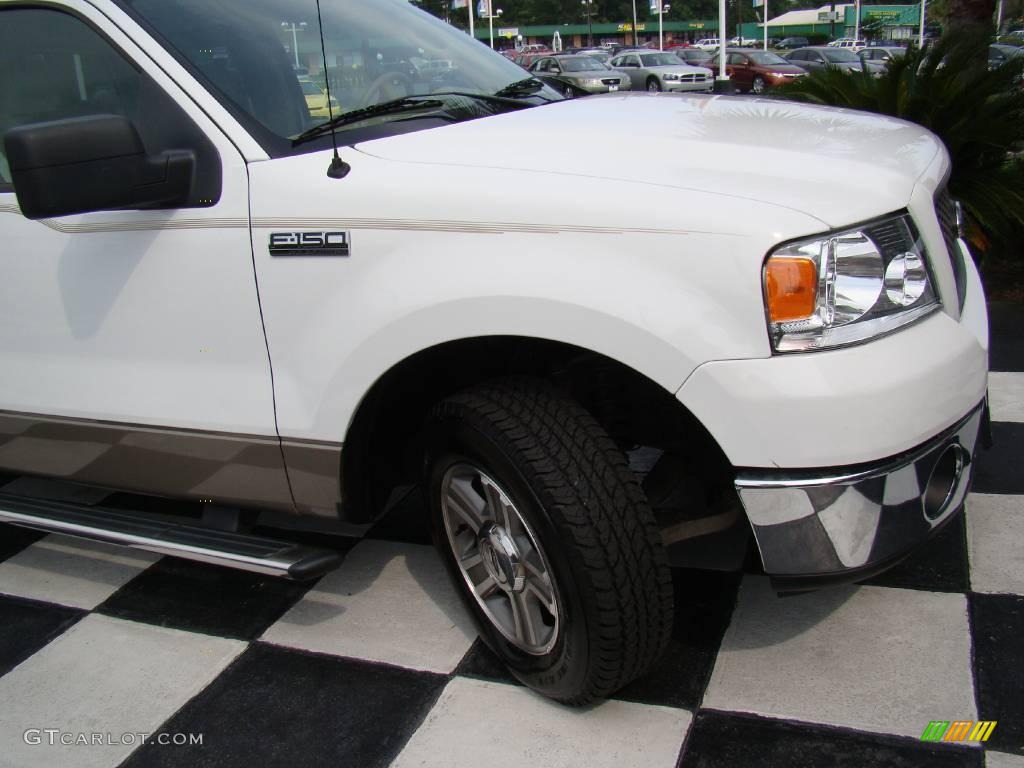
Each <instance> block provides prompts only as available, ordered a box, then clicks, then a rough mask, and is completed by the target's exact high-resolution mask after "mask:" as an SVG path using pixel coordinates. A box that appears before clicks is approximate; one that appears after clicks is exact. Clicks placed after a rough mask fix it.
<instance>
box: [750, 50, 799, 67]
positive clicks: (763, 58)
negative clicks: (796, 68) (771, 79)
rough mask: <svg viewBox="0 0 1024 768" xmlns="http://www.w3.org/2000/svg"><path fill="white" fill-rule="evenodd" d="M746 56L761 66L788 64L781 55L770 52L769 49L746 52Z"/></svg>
mask: <svg viewBox="0 0 1024 768" xmlns="http://www.w3.org/2000/svg"><path fill="white" fill-rule="evenodd" d="M747 56H749V57H750V60H751V61H752V62H754V63H755V64H759V65H761V66H762V67H777V66H779V65H780V64H789V62H788V61H786V60H785V59H784V58H782V57H781V56H779V55H777V54H774V53H771V52H769V51H757V52H754V53H748V54H747Z"/></svg>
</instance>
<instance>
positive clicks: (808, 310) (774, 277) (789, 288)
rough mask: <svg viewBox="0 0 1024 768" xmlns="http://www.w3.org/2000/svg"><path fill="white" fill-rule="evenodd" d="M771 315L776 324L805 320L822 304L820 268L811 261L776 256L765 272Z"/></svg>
mask: <svg viewBox="0 0 1024 768" xmlns="http://www.w3.org/2000/svg"><path fill="white" fill-rule="evenodd" d="M764 282H765V290H766V292H767V298H768V316H769V320H771V321H772V322H773V323H784V322H787V321H790V320H803V319H804V318H807V317H810V316H811V315H813V314H814V309H815V307H817V305H818V268H817V267H816V266H815V264H814V262H813V261H811V260H810V259H795V258H790V257H786V256H775V257H773V258H770V259H768V263H767V265H766V266H765V270H764Z"/></svg>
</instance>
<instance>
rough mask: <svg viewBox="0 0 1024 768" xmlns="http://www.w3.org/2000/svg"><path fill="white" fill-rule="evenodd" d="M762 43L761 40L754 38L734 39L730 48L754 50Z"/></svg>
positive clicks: (730, 42)
mask: <svg viewBox="0 0 1024 768" xmlns="http://www.w3.org/2000/svg"><path fill="white" fill-rule="evenodd" d="M760 42H761V41H760V40H758V39H757V38H754V37H734V38H733V39H732V40H730V41H729V46H730V47H732V48H753V47H754V46H755V45H758V44H759V43H760Z"/></svg>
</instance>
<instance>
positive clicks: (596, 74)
mask: <svg viewBox="0 0 1024 768" xmlns="http://www.w3.org/2000/svg"><path fill="white" fill-rule="evenodd" d="M530 73H531V74H532V75H533V76H534V77H536V78H538V79H540V80H543V81H544V82H545V83H547V84H548V85H550V86H551V87H552V88H554V89H555V90H556V91H558V92H559V93H561V94H562V95H563V96H565V97H567V98H570V99H571V98H575V97H576V96H586V95H587V94H590V93H609V92H612V91H619V90H622V91H628V90H630V88H631V87H632V86H631V81H630V79H629V77H628V76H627V75H624V74H622V73H621V72H617V71H615V70H613V69H611V68H610V67H607V66H605V65H604V64H602V63H601V62H600V61H598V60H597V59H595V58H592V57H590V56H582V55H578V54H570V55H568V56H544V57H542V58H539V59H537V61H535V62H533V65H532V66H531V67H530Z"/></svg>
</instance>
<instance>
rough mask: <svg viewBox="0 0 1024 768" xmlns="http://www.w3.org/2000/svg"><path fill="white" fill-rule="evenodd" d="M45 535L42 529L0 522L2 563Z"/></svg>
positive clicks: (0, 554)
mask: <svg viewBox="0 0 1024 768" xmlns="http://www.w3.org/2000/svg"><path fill="white" fill-rule="evenodd" d="M45 535H46V534H45V533H43V532H42V531H33V530H32V529H31V528H21V527H19V526H17V525H7V524H5V523H0V563H2V562H3V561H4V560H6V559H7V558H9V557H12V556H14V555H16V554H18V553H19V552H21V550H23V549H24V548H25V547H27V546H28V545H29V544H32V543H33V542H36V541H39V539H41V538H43V536H45Z"/></svg>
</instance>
